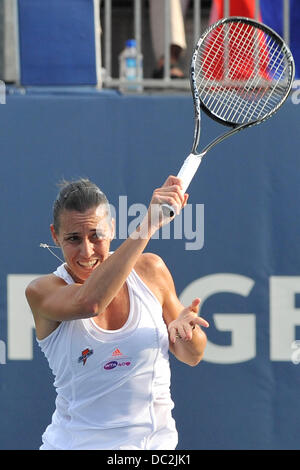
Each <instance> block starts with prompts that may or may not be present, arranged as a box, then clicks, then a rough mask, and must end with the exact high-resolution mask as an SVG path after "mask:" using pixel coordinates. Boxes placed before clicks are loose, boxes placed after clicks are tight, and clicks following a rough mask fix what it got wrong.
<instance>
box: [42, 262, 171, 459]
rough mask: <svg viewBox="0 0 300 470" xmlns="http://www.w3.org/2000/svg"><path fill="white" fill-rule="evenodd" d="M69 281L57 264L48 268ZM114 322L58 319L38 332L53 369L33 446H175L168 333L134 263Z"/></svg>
mask: <svg viewBox="0 0 300 470" xmlns="http://www.w3.org/2000/svg"><path fill="white" fill-rule="evenodd" d="M54 274H55V275H56V276H59V277H61V278H62V279H64V280H65V282H66V283H67V284H72V283H73V282H74V281H73V279H72V278H71V276H70V275H69V274H68V272H67V271H66V269H65V267H64V265H61V266H60V267H59V268H58V269H57V271H55V273H54ZM126 283H127V286H128V292H129V299H130V312H129V316H128V320H127V322H126V323H125V325H124V326H123V327H122V328H120V329H119V330H104V329H102V328H100V327H99V326H97V325H96V323H95V322H94V320H93V318H88V319H83V320H72V321H64V322H62V323H60V325H59V326H58V328H57V329H56V330H55V331H53V332H52V333H51V334H50V335H49V336H47V337H46V338H45V339H43V340H40V341H39V340H37V341H38V344H39V346H40V347H41V349H42V351H43V353H44V354H45V356H46V358H47V360H48V362H49V365H50V368H51V370H52V372H53V374H54V376H55V381H54V386H55V388H56V392H57V398H56V409H55V412H54V414H53V416H52V422H51V424H50V425H49V426H48V427H47V429H46V431H45V432H44V434H43V437H42V440H43V444H42V446H41V447H40V449H43V450H51V449H53V450H55V449H57V450H59V449H64V450H66V449H70V450H71V449H78V450H84V449H130V450H131V449H132V450H133V449H162V450H166V449H175V448H176V446H177V441H178V437H177V431H176V427H175V422H174V419H173V418H172V414H171V410H172V409H173V407H174V404H173V401H172V399H171V395H170V366H169V353H168V348H169V341H168V332H167V328H166V325H165V323H164V320H163V317H162V307H161V305H160V303H159V301H158V300H157V298H156V297H155V296H154V294H153V293H152V292H151V291H150V289H149V288H148V287H147V286H146V285H145V283H144V282H143V281H142V280H141V278H140V277H139V276H138V275H137V273H136V272H135V271H134V270H133V271H132V272H131V273H130V275H129V277H128V279H127V281H126Z"/></svg>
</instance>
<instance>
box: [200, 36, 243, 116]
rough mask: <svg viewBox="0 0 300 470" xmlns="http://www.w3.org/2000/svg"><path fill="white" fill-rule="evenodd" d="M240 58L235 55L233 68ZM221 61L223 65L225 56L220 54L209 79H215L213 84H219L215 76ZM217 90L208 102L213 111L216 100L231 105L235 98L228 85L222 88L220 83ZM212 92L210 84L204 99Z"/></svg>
mask: <svg viewBox="0 0 300 470" xmlns="http://www.w3.org/2000/svg"><path fill="white" fill-rule="evenodd" d="M249 32H250V28H248V31H247V33H248V34H247V35H246V38H247V37H248V36H249ZM225 39H226V38H225ZM221 45H222V46H223V47H224V43H223V42H222V44H221ZM241 51H242V52H243V48H241ZM200 60H201V59H200ZM238 60H239V57H238V55H237V56H236V57H235V59H234V61H233V63H232V66H231V68H233V67H234V66H235V64H236V63H237V62H238ZM220 63H221V66H222V67H223V57H222V55H220V57H219V59H218V61H217V63H216V64H215V67H214V68H213V69H212V70H211V75H210V77H209V79H210V80H212V81H213V86H215V85H216V86H217V85H218V81H216V80H214V79H213V77H214V74H215V72H216V69H218V67H219V65H220ZM200 71H201V70H200ZM205 72H206V74H207V71H205ZM204 79H205V76H204V77H203V79H202V83H203V81H204ZM248 83H249V79H248V81H247V82H246V85H247V84H248ZM199 86H201V83H200V84H199ZM220 90H221V92H220ZM216 91H218V93H214V94H211V98H212V101H211V100H208V101H207V103H206V104H207V105H208V106H210V108H211V109H212V111H213V112H215V109H213V103H214V102H216V104H217V105H219V107H220V106H221V105H222V100H223V101H224V102H225V103H226V104H227V106H229V105H230V104H231V102H232V101H233V100H234V96H233V94H232V93H228V87H227V88H226V87H224V86H223V87H222V88H220V86H219V85H218V87H217V88H216ZM210 92H211V87H209V86H208V87H207V91H206V94H205V96H202V99H203V101H204V100H205V99H206V97H207V95H208V94H209V93H210Z"/></svg>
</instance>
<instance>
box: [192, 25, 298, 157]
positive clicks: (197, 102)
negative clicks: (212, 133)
mask: <svg viewBox="0 0 300 470" xmlns="http://www.w3.org/2000/svg"><path fill="white" fill-rule="evenodd" d="M235 22H239V23H243V24H248V25H251V26H252V27H255V28H258V29H260V30H261V31H263V32H265V33H266V34H267V35H269V36H270V37H272V39H273V40H274V41H275V42H276V43H277V44H278V45H279V46H280V48H281V50H283V51H284V53H285V56H286V58H287V62H288V67H289V70H288V76H289V84H288V88H287V91H286V93H285V95H284V96H283V97H282V99H281V101H280V102H279V103H278V104H277V105H276V106H274V108H273V109H272V110H271V111H270V112H269V113H266V115H265V116H263V118H260V119H256V120H253V121H251V122H247V123H243V124H239V123H236V122H231V121H226V120H225V119H222V118H221V117H219V116H217V115H216V114H214V113H213V112H212V111H211V110H210V109H209V108H208V107H207V106H206V105H205V104H204V103H203V101H202V100H201V97H200V94H199V90H198V88H197V83H196V61H197V57H198V54H199V51H200V49H201V46H202V45H203V43H204V41H205V39H206V38H207V36H208V35H209V34H210V33H211V31H213V30H214V29H216V28H218V27H219V26H220V25H224V24H229V23H235ZM294 77H295V63H294V59H293V55H292V53H291V51H290V49H289V47H288V46H287V45H286V43H285V42H284V40H283V39H282V38H281V37H280V35H279V34H278V33H276V32H275V31H274V30H273V29H272V28H270V27H269V26H266V25H265V24H263V23H260V22H258V21H256V20H254V19H251V18H246V17H242V16H232V17H228V18H222V19H221V20H219V21H217V22H216V23H214V24H212V25H211V26H209V27H208V28H207V29H206V30H205V32H204V33H203V34H202V35H201V37H200V39H199V40H198V42H197V44H196V46H195V48H194V51H193V54H192V59H191V65H190V85H191V91H192V96H193V102H194V111H195V130H194V141H193V146H192V150H191V153H192V154H195V155H196V154H198V152H197V147H198V144H199V140H200V126H201V110H203V111H204V112H205V114H206V115H208V116H209V117H210V118H211V119H213V120H214V121H216V122H218V123H220V124H223V125H225V126H227V127H230V128H232V130H231V131H230V132H228V133H227V134H225V135H224V136H221V137H219V138H217V139H215V140H214V141H213V142H211V144H209V145H208V146H207V147H206V148H205V149H204V150H203V151H202V152H201V154H199V155H201V156H204V154H205V153H206V152H207V151H208V150H210V149H211V148H212V147H213V146H214V145H216V144H217V143H219V142H220V141H221V140H224V139H225V138H226V137H228V136H230V135H232V134H234V133H235V132H238V131H240V130H242V129H244V128H246V127H250V126H253V125H256V124H259V123H261V122H264V121H266V120H267V119H269V118H270V117H271V116H273V115H274V114H275V113H276V112H277V111H278V110H279V108H280V107H281V106H282V105H283V103H284V102H285V101H286V99H287V98H288V96H289V94H290V91H291V89H292V86H293V81H294Z"/></svg>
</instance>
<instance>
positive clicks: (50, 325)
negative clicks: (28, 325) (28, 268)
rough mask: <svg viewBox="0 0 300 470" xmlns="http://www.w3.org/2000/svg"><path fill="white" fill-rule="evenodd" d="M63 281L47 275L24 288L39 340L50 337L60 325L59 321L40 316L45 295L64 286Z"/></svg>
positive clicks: (52, 275)
mask: <svg viewBox="0 0 300 470" xmlns="http://www.w3.org/2000/svg"><path fill="white" fill-rule="evenodd" d="M65 285H66V283H65V281H64V280H63V279H61V278H59V277H57V276H55V275H54V274H48V275H45V276H41V277H38V278H37V279H34V280H33V281H32V282H31V283H30V284H29V285H28V286H27V288H26V290H25V295H26V298H27V302H28V304H29V306H30V309H31V312H32V315H33V318H34V323H35V329H36V336H37V338H38V339H39V340H42V339H44V338H46V337H47V336H48V335H50V334H51V333H52V332H53V331H54V330H55V329H56V328H57V327H58V326H59V324H60V321H56V320H51V319H48V318H45V317H44V316H43V315H42V314H41V311H42V305H43V302H44V299H45V298H46V297H47V295H49V294H52V293H53V292H55V289H58V288H60V287H63V286H65Z"/></svg>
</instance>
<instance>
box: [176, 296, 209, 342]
mask: <svg viewBox="0 0 300 470" xmlns="http://www.w3.org/2000/svg"><path fill="white" fill-rule="evenodd" d="M200 302H201V300H200V299H199V298H196V299H194V300H193V302H192V303H191V304H190V305H189V306H188V307H186V308H184V309H183V310H182V312H181V313H180V314H179V316H178V317H177V318H176V320H173V321H172V322H171V323H169V326H168V331H169V335H170V341H171V342H172V343H175V341H176V339H177V338H180V339H183V340H185V341H191V339H192V338H193V330H194V329H195V328H197V325H199V326H204V327H205V328H208V327H209V323H208V322H207V321H206V320H204V318H201V317H199V316H198V310H199V305H200Z"/></svg>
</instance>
